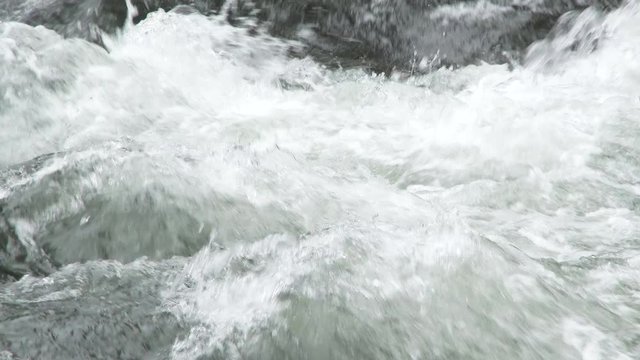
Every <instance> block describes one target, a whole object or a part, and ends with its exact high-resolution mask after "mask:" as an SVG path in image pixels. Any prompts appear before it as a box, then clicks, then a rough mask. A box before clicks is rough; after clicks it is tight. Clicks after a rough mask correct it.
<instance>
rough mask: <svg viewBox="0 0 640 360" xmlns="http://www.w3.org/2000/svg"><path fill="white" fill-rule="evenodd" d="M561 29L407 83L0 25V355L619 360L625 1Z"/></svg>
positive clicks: (632, 344) (162, 21)
mask: <svg viewBox="0 0 640 360" xmlns="http://www.w3.org/2000/svg"><path fill="white" fill-rule="evenodd" d="M469 9H470V8H469V7H468V6H458V7H456V6H451V5H446V6H444V7H443V8H442V9H440V11H441V12H442V13H444V12H450V13H451V12H453V14H457V15H456V16H458V15H459V16H469V11H476V10H469ZM560 23H561V25H563V26H558V28H557V29H556V31H555V32H554V33H553V34H551V35H549V37H547V38H546V39H545V40H541V41H539V42H537V43H535V44H533V45H532V46H531V47H529V50H528V55H527V56H526V58H525V60H524V61H523V63H522V64H513V63H512V64H502V65H490V64H486V63H479V64H477V65H468V66H465V67H460V68H457V69H455V70H454V69H448V68H440V69H433V71H430V72H427V73H422V74H418V73H417V72H413V73H411V72H401V71H398V72H394V73H391V74H371V73H369V72H367V71H365V70H363V69H359V68H357V67H355V68H343V69H331V68H327V67H326V66H324V65H323V64H322V63H320V62H318V61H316V60H314V59H313V58H310V57H305V58H302V59H301V58H299V57H291V56H290V54H291V53H292V52H296V51H297V50H298V49H300V48H301V47H304V46H305V45H304V44H303V43H300V42H296V41H293V40H284V39H281V38H275V37H272V36H271V35H268V34H267V33H266V32H264V31H262V30H259V31H257V32H256V31H255V29H252V30H251V31H247V29H246V28H243V27H242V26H240V27H238V26H235V27H234V26H231V25H229V24H228V23H227V21H226V20H225V18H224V17H223V16H218V15H212V16H209V17H206V16H203V15H200V14H197V13H195V14H188V15H185V14H180V13H176V12H165V11H163V10H159V11H157V12H153V13H150V14H149V15H148V16H147V18H146V19H145V20H144V21H142V22H140V23H138V24H137V25H135V26H133V24H130V23H129V24H127V25H126V26H125V28H124V30H123V31H122V32H121V33H119V34H117V35H114V36H106V35H105V38H104V45H105V47H106V49H107V50H108V51H107V50H105V48H103V47H99V46H97V45H95V44H92V43H89V42H86V41H85V40H81V39H76V38H63V37H62V36H60V35H58V34H57V33H55V32H54V31H52V30H48V29H46V28H44V27H31V26H29V25H24V24H20V23H15V22H4V23H0V94H2V96H0V125H1V126H2V130H1V131H0V169H2V170H0V272H1V273H2V275H0V281H1V282H0V359H4V358H7V359H23V358H25V359H26V358H34V359H47V358H55V359H70V358H79V359H80V358H90V357H95V358H122V359H134V358H136V359H137V358H148V359H196V358H201V359H637V358H639V357H640V305H639V304H640V280H639V279H640V160H639V159H640V120H639V119H640V117H639V116H640V94H639V91H640V62H638V61H637V59H638V57H639V56H640V6H638V5H637V4H636V3H628V4H626V5H624V6H623V7H622V8H620V9H618V10H615V11H612V12H610V13H603V12H602V11H600V10H596V9H587V10H584V11H582V12H576V13H570V14H567V15H565V16H564V17H563V18H561V20H560ZM420 61H421V59H417V62H420ZM425 61H429V58H427V59H426V60H425Z"/></svg>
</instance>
